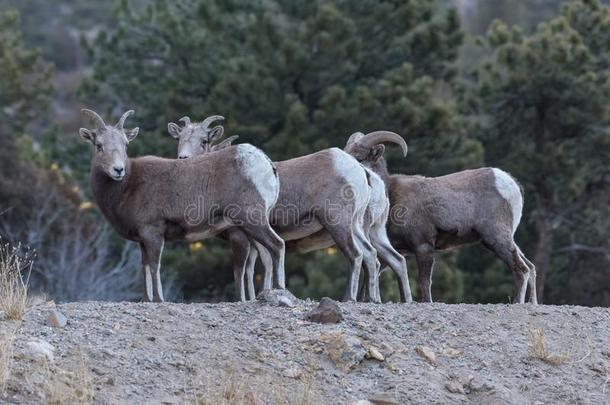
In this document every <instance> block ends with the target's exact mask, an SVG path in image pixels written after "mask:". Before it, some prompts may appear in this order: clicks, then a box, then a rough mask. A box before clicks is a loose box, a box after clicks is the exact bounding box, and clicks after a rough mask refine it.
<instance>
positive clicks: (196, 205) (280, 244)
mask: <svg viewBox="0 0 610 405" xmlns="http://www.w3.org/2000/svg"><path fill="white" fill-rule="evenodd" d="M83 112H84V113H85V114H87V115H88V116H89V117H90V118H91V119H93V121H94V122H95V128H94V129H86V128H81V129H80V131H79V133H80V135H81V136H82V137H83V138H84V139H85V140H87V141H89V142H91V143H92V144H93V145H94V146H95V151H94V153H93V157H92V163H91V175H90V182H91V189H92V192H93V197H94V199H95V201H96V203H97V205H98V206H99V208H100V210H101V211H102V214H103V215H104V217H105V218H106V219H107V220H108V222H110V224H111V225H112V226H113V228H114V229H115V230H116V231H117V232H118V233H119V234H120V235H121V236H122V237H123V238H125V239H129V240H132V241H135V242H138V243H139V245H140V248H141V251H142V266H143V270H144V275H145V280H146V289H145V295H144V300H145V301H157V302H158V301H163V289H162V286H161V278H160V259H161V254H162V251H163V245H164V243H165V241H173V240H188V241H195V240H200V239H204V238H206V237H210V236H213V235H215V234H217V233H220V232H222V231H223V230H226V229H232V228H239V229H240V230H242V231H243V232H244V234H245V235H247V236H248V238H251V239H253V240H256V241H257V242H258V243H260V244H261V245H263V246H264V247H265V248H266V249H267V250H268V251H269V254H270V255H271V258H272V261H273V270H274V273H275V277H274V281H275V285H276V286H277V287H279V288H284V241H283V240H282V239H281V238H280V237H279V236H278V235H277V234H276V233H275V231H274V230H273V229H272V228H271V226H270V225H269V213H270V210H271V207H272V206H273V205H274V204H275V202H276V200H277V197H278V193H279V181H278V178H277V175H276V173H275V169H274V167H273V164H272V162H271V161H270V160H269V158H268V157H267V156H266V155H265V154H264V153H263V152H261V151H260V150H259V149H257V148H255V147H254V146H252V145H248V144H243V145H239V146H237V147H235V148H231V149H224V150H222V151H219V152H217V153H214V154H211V155H206V156H200V157H197V158H194V159H189V160H176V159H162V158H158V157H154V156H145V157H140V158H135V159H131V158H128V157H127V144H128V143H129V142H130V141H132V140H133V139H134V138H135V137H136V135H137V134H138V128H134V129H132V130H126V129H124V128H123V124H124V122H125V119H127V117H129V116H130V115H131V114H133V110H130V111H127V112H126V113H125V114H123V116H122V117H121V119H120V120H119V122H118V123H117V124H116V125H114V126H111V125H106V124H105V123H104V120H103V119H102V118H101V117H100V116H99V115H98V114H97V113H95V112H94V111H91V110H86V109H84V110H83ZM227 179H231V181H230V182H227ZM237 287H238V286H237Z"/></svg>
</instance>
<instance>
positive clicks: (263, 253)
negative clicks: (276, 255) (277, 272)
mask: <svg viewBox="0 0 610 405" xmlns="http://www.w3.org/2000/svg"><path fill="white" fill-rule="evenodd" d="M256 249H257V250H258V256H259V257H260V258H261V262H262V263H263V268H264V269H265V278H264V279H263V289H264V290H270V289H271V287H272V286H273V260H272V259H271V255H270V254H269V251H268V250H267V249H265V247H264V246H263V245H261V244H260V243H256Z"/></svg>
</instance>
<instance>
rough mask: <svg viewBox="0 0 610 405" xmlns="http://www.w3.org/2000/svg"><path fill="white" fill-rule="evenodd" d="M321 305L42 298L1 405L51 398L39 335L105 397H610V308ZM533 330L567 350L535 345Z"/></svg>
mask: <svg viewBox="0 0 610 405" xmlns="http://www.w3.org/2000/svg"><path fill="white" fill-rule="evenodd" d="M316 306H317V303H316V302H313V301H309V300H307V301H298V302H297V303H296V304H295V306H294V307H284V306H279V307H278V306H270V305H266V304H263V303H258V302H254V303H252V302H250V303H222V304H173V303H162V304H144V303H141V304H139V303H102V302H79V303H69V304H62V305H58V306H56V307H53V306H52V305H50V304H47V305H39V306H37V307H34V308H32V309H31V310H30V311H29V312H28V313H27V315H26V317H25V318H24V320H23V322H22V323H21V324H20V325H18V324H17V323H15V322H12V321H7V320H5V321H0V336H1V334H2V333H4V334H5V335H6V334H7V331H8V330H10V329H11V328H16V329H17V332H16V336H15V340H14V343H13V350H14V359H13V362H12V367H11V371H10V375H9V378H8V381H7V383H6V390H5V392H4V393H3V394H0V403H2V402H4V403H40V402H45V401H48V400H49V395H51V394H50V393H49V388H48V385H49V384H45V381H44V379H45V378H47V379H49V378H52V377H50V376H49V374H44V370H43V369H44V368H45V367H46V369H49V366H48V365H47V366H44V365H40V364H39V363H40V362H34V361H32V360H29V359H28V357H27V356H24V355H23V353H24V351H25V350H27V346H28V342H32V341H37V342H47V343H48V344H50V345H51V346H52V347H53V348H54V360H53V364H52V367H53V368H56V369H57V370H63V371H64V372H65V373H64V374H62V375H64V376H68V377H66V378H74V379H75V381H77V383H75V384H72V385H76V386H78V385H79V384H80V385H82V384H85V383H81V382H80V381H85V382H87V381H89V383H90V385H91V390H92V396H93V402H94V403H100V404H106V403H170V404H171V403H183V402H185V401H186V402H196V401H199V402H201V403H208V402H209V403H211V401H212V398H218V397H217V395H221V396H222V397H223V398H224V399H225V400H226V399H227V398H228V397H227V395H228V394H227V393H226V392H228V391H231V392H233V393H234V394H235V395H236V396H235V397H233V400H227V401H228V402H226V403H230V402H239V400H238V399H236V398H238V397H237V395H238V394H239V395H241V394H240V393H241V392H246V394H244V396H243V398H249V401H250V402H248V401H247V400H244V401H245V402H246V403H273V402H275V403H303V402H305V403H311V404H335V403H337V404H344V403H346V404H349V403H358V401H362V402H361V403H366V401H369V402H370V403H373V402H374V401H375V400H377V399H379V398H385V399H387V400H388V401H390V402H391V401H395V402H396V403H401V404H403V403H422V404H424V403H425V404H441V403H442V404H445V403H469V402H474V403H509V404H512V403H514V404H556V403H584V404H601V403H610V309H608V308H585V307H574V306H543V305H540V306H531V305H529V304H526V305H466V304H460V305H445V304H438V303H435V304H417V303H414V304H361V303H340V304H339V306H340V308H341V312H342V314H343V320H342V321H341V322H339V323H337V324H319V323H314V322H309V321H307V320H306V319H305V318H306V315H307V313H308V312H309V311H311V310H312V309H313V308H315V307H316ZM53 310H58V311H60V312H61V313H62V314H64V315H65V316H66V318H67V324H66V325H65V326H64V327H62V328H53V327H51V326H48V325H47V318H48V317H49V314H50V313H51V311H53ZM532 330H542V331H543V332H544V336H545V338H546V342H545V343H546V349H547V350H548V351H549V353H551V354H558V355H565V358H566V361H565V362H563V363H562V364H550V363H548V362H546V361H544V360H543V359H541V358H540V357H539V356H538V357H537V356H536V355H534V354H533V351H532V347H531V346H532V344H533V343H532V337H531V333H532ZM336 336H343V337H344V338H345V339H346V341H347V342H348V343H350V342H356V343H355V345H356V347H357V349H358V352H357V353H358V356H359V358H360V357H364V358H362V361H359V362H358V361H356V362H354V363H355V364H354V365H353V367H340V365H338V364H337V363H336V361H334V360H333V359H331V357H330V356H329V353H328V349H327V348H328V342H329V341H330V340H331V339H334V337H336ZM42 344H44V343H42ZM359 345H362V348H360V346H359ZM422 348H425V350H424V349H422ZM424 351H425V352H426V353H427V355H426V354H422V353H423V352H424ZM428 351H429V352H431V353H432V354H433V356H434V361H431V360H430V359H429V358H428V357H429V355H430V353H428ZM364 352H366V353H368V354H367V355H366V356H364V354H363V353H364ZM20 353H21V355H20ZM370 353H375V356H372V357H371V355H370ZM377 354H379V356H377ZM78 356H80V358H82V357H84V358H85V359H86V363H85V364H86V366H85V369H84V370H80V371H79V370H78V369H77V365H78V364H79V363H78V362H77V361H76V360H77V359H78V358H79V357H78ZM334 357H336V356H334ZM339 357H340V356H339ZM83 373H84V374H87V375H86V376H85V377H86V378H83V379H80V377H79V374H83ZM70 376H72V377H70ZM81 377H82V376H81ZM0 385H1V384H0ZM66 387H68V388H65V389H71V388H70V387H71V385H70V384H69V383H68V384H67V385H66ZM77 388H78V387H77ZM219 393H220V394H219ZM215 396H216V397H215ZM206 401H208V402H206ZM214 401H216V402H217V400H214ZM257 401H258V402H257Z"/></svg>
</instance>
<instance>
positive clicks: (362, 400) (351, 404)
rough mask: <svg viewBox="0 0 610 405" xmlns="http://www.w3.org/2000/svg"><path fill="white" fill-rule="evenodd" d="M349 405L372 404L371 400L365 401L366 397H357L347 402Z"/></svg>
mask: <svg viewBox="0 0 610 405" xmlns="http://www.w3.org/2000/svg"><path fill="white" fill-rule="evenodd" d="M349 405H373V403H372V402H371V401H367V400H366V399H358V400H355V401H352V402H350V403H349Z"/></svg>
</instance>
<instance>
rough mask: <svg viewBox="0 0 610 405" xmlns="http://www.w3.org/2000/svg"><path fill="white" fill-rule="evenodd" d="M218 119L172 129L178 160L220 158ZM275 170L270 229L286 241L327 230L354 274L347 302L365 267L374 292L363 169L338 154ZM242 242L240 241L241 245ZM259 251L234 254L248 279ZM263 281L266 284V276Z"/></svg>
mask: <svg viewBox="0 0 610 405" xmlns="http://www.w3.org/2000/svg"><path fill="white" fill-rule="evenodd" d="M220 118H222V117H220V116H213V117H209V118H207V119H206V120H204V121H203V122H202V123H200V124H197V123H195V124H193V123H192V122H191V120H190V119H189V118H188V117H184V118H182V119H181V121H183V122H184V123H185V125H184V127H182V128H181V127H180V126H178V125H177V124H174V123H169V124H168V131H169V133H170V134H171V135H172V136H173V137H174V138H176V139H178V140H179V142H178V156H179V157H190V156H200V155H202V154H206V153H208V152H212V153H210V155H214V154H215V153H218V152H214V151H212V150H211V148H212V146H211V145H212V141H213V140H214V138H216V137H217V136H218V134H220V133H222V131H221V130H220V129H215V128H218V127H215V128H212V129H209V128H208V126H209V124H210V123H211V122H212V121H215V120H218V119H220ZM204 124H205V125H204ZM225 149H232V147H230V148H225ZM225 149H223V150H225ZM275 165H276V167H277V173H278V177H279V179H280V195H279V198H278V201H277V203H276V205H275V207H274V208H273V210H272V211H271V225H272V226H273V228H274V229H275V230H276V232H277V233H278V234H279V235H280V236H281V237H282V238H283V239H284V240H286V241H290V240H294V239H300V238H303V237H305V236H309V235H312V234H314V233H316V232H318V231H319V230H321V229H324V230H326V231H327V232H328V234H329V235H330V236H331V237H332V239H333V241H334V242H335V244H336V245H337V247H338V248H339V250H340V251H341V252H342V253H343V255H344V256H345V258H346V259H347V261H348V262H349V269H350V274H349V277H348V283H347V286H346V292H345V299H346V300H351V301H355V300H356V295H357V289H358V279H359V276H360V269H361V266H362V263H363V262H364V265H365V267H366V268H367V269H368V270H369V274H370V277H369V279H368V283H369V286H370V288H374V277H375V273H376V268H377V267H378V261H377V257H376V251H375V249H374V248H373V246H371V244H370V242H369V241H368V239H367V237H366V235H365V232H364V229H363V227H362V226H363V221H364V215H365V211H366V207H367V204H368V201H369V196H370V188H369V185H368V183H367V177H366V172H365V170H364V168H363V167H362V166H361V165H360V164H359V163H358V162H357V161H356V160H355V159H354V158H353V157H352V156H350V155H348V154H347V153H345V152H344V151H342V150H340V149H338V148H330V149H325V150H322V151H319V152H316V153H312V154H310V155H306V156H302V157H298V158H294V159H290V160H286V161H281V162H275ZM229 238H230V239H231V242H232V246H236V245H238V244H239V243H240V242H235V243H233V235H229ZM243 239H244V238H241V240H242V241H243ZM257 251H259V252H258V253H260V254H261V255H262V253H263V252H262V249H261V250H259V249H258V247H257V249H250V246H249V244H242V245H241V252H246V253H245V254H244V253H241V254H235V253H236V252H235V251H234V258H233V260H234V267H240V268H245V267H247V268H248V277H249V279H251V271H252V270H251V269H252V268H253V267H252V266H253V257H255V255H256V252H257ZM244 255H246V256H247V257H248V258H247V260H243V256H244ZM265 279H268V273H266V277H265ZM265 283H268V281H266V282H265ZM250 284H251V282H249V285H250Z"/></svg>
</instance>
